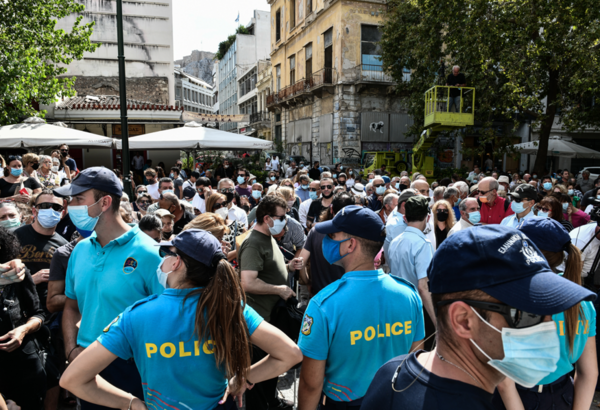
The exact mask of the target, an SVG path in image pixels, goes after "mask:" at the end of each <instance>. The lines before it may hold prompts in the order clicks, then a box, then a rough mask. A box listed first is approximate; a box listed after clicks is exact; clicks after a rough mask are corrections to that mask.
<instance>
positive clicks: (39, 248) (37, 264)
mask: <svg viewBox="0 0 600 410" xmlns="http://www.w3.org/2000/svg"><path fill="white" fill-rule="evenodd" d="M15 236H16V237H17V239H18V240H19V243H20V244H21V253H20V255H19V259H21V261H23V263H24V264H25V266H27V269H29V271H30V272H31V275H32V276H33V275H35V274H36V273H37V272H38V271H39V270H41V269H50V262H51V261H52V256H53V255H54V252H55V251H56V250H57V249H58V248H60V247H61V246H63V245H66V244H67V243H68V242H67V241H66V240H65V238H63V237H62V236H60V235H59V234H57V233H56V232H55V233H54V234H53V235H52V236H47V235H42V234H39V233H37V232H36V231H35V229H33V226H32V225H25V226H22V227H20V228H19V229H17V230H16V231H15ZM36 290H37V292H38V296H39V298H40V306H41V307H42V308H43V309H44V311H45V312H46V313H49V312H48V310H47V309H46V296H48V283H47V282H42V283H40V284H39V285H36ZM48 317H49V315H48Z"/></svg>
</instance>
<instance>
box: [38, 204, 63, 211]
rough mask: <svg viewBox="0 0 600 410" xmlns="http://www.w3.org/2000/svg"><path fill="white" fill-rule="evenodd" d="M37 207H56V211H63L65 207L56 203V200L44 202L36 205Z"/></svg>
mask: <svg viewBox="0 0 600 410" xmlns="http://www.w3.org/2000/svg"><path fill="white" fill-rule="evenodd" d="M35 207H36V208H37V209H54V210H55V211H56V212H62V210H63V209H65V208H64V207H63V206H62V205H59V204H55V203H54V202H43V203H41V204H37V205H36V206H35Z"/></svg>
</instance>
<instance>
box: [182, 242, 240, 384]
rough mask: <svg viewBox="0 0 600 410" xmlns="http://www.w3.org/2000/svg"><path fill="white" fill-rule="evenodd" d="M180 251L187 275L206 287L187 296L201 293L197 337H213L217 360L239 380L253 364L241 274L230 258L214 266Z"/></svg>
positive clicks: (197, 312) (197, 308)
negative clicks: (204, 263) (232, 264)
mask: <svg viewBox="0 0 600 410" xmlns="http://www.w3.org/2000/svg"><path fill="white" fill-rule="evenodd" d="M177 254H178V255H179V256H180V257H181V258H182V260H183V262H184V263H185V265H186V267H187V274H186V276H187V278H186V279H187V280H188V281H190V282H191V283H192V284H193V285H194V286H199V287H203V289H199V290H197V291H194V292H191V293H190V294H188V296H187V297H186V299H187V298H188V297H192V296H194V295H200V298H199V299H198V306H197V307H196V320H195V323H196V326H195V332H196V333H197V335H198V339H199V340H205V341H208V340H209V339H210V340H211V341H212V346H213V352H214V356H215V361H216V364H217V366H218V367H222V368H223V369H224V370H225V374H226V376H227V378H228V379H229V378H231V377H233V376H236V377H237V379H238V381H239V382H242V381H243V380H246V377H247V374H248V370H249V369H250V365H251V357H250V336H249V335H248V328H247V326H246V320H245V318H244V306H245V305H246V294H245V293H244V291H243V289H242V285H241V282H240V278H239V276H238V275H237V273H236V272H235V270H234V269H233V268H232V267H231V265H230V264H229V263H228V262H227V259H221V260H219V262H217V263H216V268H213V267H208V266H206V265H203V264H201V263H199V262H197V261H196V260H194V259H192V258H190V257H189V256H187V255H185V254H184V253H183V252H181V251H180V250H177ZM213 266H214V265H213Z"/></svg>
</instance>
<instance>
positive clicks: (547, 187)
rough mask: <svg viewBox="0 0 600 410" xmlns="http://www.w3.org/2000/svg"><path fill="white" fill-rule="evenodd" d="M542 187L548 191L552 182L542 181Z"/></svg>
mask: <svg viewBox="0 0 600 410" xmlns="http://www.w3.org/2000/svg"><path fill="white" fill-rule="evenodd" d="M543 186H544V189H545V190H546V191H550V190H551V189H552V182H544V185H543Z"/></svg>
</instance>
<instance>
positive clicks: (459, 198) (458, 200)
mask: <svg viewBox="0 0 600 410" xmlns="http://www.w3.org/2000/svg"><path fill="white" fill-rule="evenodd" d="M461 202H462V198H461V197H458V199H457V200H456V203H455V204H454V206H459V205H460V203H461Z"/></svg>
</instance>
